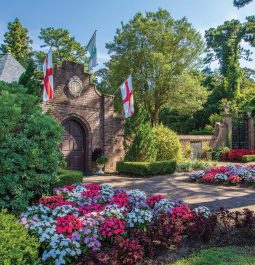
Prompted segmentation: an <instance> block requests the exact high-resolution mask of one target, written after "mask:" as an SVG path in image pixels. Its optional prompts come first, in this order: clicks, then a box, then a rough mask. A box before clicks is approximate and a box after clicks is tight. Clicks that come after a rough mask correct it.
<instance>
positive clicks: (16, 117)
mask: <svg viewBox="0 0 255 265" xmlns="http://www.w3.org/2000/svg"><path fill="white" fill-rule="evenodd" d="M0 117H1V119H0V209H1V208H8V209H9V210H11V211H12V212H15V213H18V212H20V211H22V210H24V209H26V207H27V206H28V205H29V203H31V202H32V201H33V200H35V199H37V198H39V197H40V196H41V195H42V194H45V193H48V192H50V190H51V188H52V184H53V183H54V180H55V177H56V175H57V172H58V169H59V166H60V165H61V161H62V157H63V156H62V154H61V152H60V151H59V144H60V143H61V140H62V132H63V129H62V126H61V125H60V124H59V123H58V122H57V121H56V120H55V119H54V118H52V117H51V116H49V115H48V114H46V113H43V112H42V109H41V108H40V107H39V106H38V98H37V97H35V96H33V95H30V94H28V93H27V91H26V88H24V87H23V86H21V85H18V84H16V83H12V84H7V83H4V82H0Z"/></svg>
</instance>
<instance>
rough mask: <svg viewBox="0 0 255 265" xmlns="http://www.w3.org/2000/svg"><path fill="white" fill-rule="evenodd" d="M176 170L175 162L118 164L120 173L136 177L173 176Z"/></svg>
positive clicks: (120, 162)
mask: <svg viewBox="0 0 255 265" xmlns="http://www.w3.org/2000/svg"><path fill="white" fill-rule="evenodd" d="M175 170H176V162H175V161H174V160H166V161H156V162H125V161H119V162H117V171H118V172H119V173H124V174H129V175H134V176H153V175H159V174H172V173H174V172H175Z"/></svg>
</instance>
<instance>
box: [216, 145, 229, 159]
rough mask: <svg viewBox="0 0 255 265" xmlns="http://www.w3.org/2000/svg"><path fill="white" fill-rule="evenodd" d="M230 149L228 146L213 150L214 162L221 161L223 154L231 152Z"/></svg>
mask: <svg viewBox="0 0 255 265" xmlns="http://www.w3.org/2000/svg"><path fill="white" fill-rule="evenodd" d="M229 151H230V148H229V147H227V146H219V147H217V148H215V149H214V150H213V153H212V157H213V160H216V161H219V160H220V155H221V153H225V152H229Z"/></svg>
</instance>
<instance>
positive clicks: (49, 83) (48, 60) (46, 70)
mask: <svg viewBox="0 0 255 265" xmlns="http://www.w3.org/2000/svg"><path fill="white" fill-rule="evenodd" d="M43 74H44V80H43V84H44V85H43V101H48V100H50V99H52V98H53V63H52V51H51V48H50V50H49V52H48V54H47V55H46V57H45V60H44V64H43Z"/></svg>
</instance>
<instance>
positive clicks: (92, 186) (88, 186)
mask: <svg viewBox="0 0 255 265" xmlns="http://www.w3.org/2000/svg"><path fill="white" fill-rule="evenodd" d="M85 188H86V189H87V190H97V191H100V190H101V187H100V186H99V185H98V184H89V185H86V186H85Z"/></svg>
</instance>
